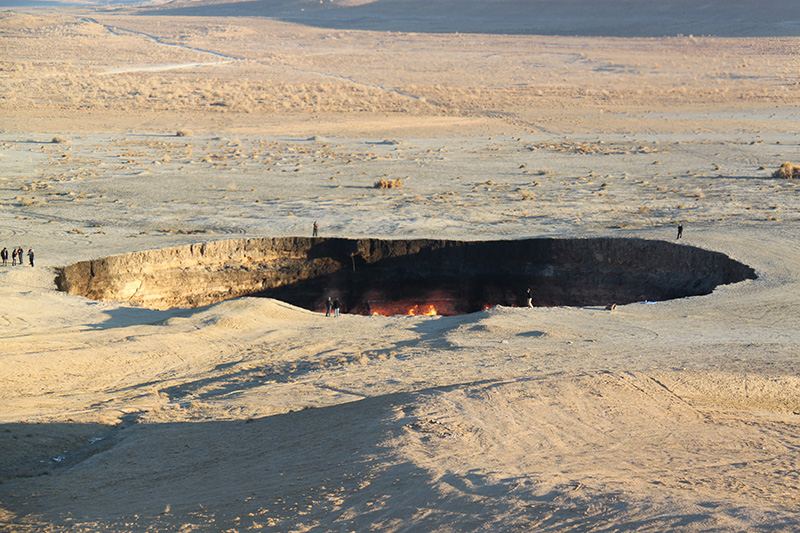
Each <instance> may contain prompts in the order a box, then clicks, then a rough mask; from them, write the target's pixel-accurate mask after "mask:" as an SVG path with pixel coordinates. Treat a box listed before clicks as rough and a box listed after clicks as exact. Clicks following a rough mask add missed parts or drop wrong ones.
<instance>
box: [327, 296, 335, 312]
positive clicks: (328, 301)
mask: <svg viewBox="0 0 800 533" xmlns="http://www.w3.org/2000/svg"><path fill="white" fill-rule="evenodd" d="M331 309H333V300H331V297H330V296H328V299H327V300H326V301H325V316H331Z"/></svg>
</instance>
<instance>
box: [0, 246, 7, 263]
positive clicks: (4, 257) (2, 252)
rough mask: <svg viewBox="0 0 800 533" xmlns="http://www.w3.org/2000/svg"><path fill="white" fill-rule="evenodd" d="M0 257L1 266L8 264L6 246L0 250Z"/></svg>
mask: <svg viewBox="0 0 800 533" xmlns="http://www.w3.org/2000/svg"><path fill="white" fill-rule="evenodd" d="M0 259H2V261H3V266H8V248H3V249H2V250H0Z"/></svg>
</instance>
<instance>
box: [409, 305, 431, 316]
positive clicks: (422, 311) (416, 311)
mask: <svg viewBox="0 0 800 533" xmlns="http://www.w3.org/2000/svg"><path fill="white" fill-rule="evenodd" d="M406 314H407V315H410V316H415V315H422V316H434V315H436V314H437V313H436V308H435V307H434V306H433V304H428V305H415V306H414V307H412V308H411V309H409V310H408V313H406Z"/></svg>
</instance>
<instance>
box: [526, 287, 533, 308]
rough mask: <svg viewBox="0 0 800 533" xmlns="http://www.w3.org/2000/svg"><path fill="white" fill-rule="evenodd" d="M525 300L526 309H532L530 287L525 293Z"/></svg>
mask: <svg viewBox="0 0 800 533" xmlns="http://www.w3.org/2000/svg"><path fill="white" fill-rule="evenodd" d="M525 299H526V301H527V302H528V307H531V308H532V307H533V291H531V289H530V287H528V290H527V291H525Z"/></svg>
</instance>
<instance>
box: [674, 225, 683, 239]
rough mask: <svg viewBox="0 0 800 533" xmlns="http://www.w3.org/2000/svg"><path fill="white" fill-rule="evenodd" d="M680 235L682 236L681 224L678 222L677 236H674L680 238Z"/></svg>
mask: <svg viewBox="0 0 800 533" xmlns="http://www.w3.org/2000/svg"><path fill="white" fill-rule="evenodd" d="M681 237H683V224H678V236H677V237H675V238H676V239H680V238H681Z"/></svg>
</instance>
